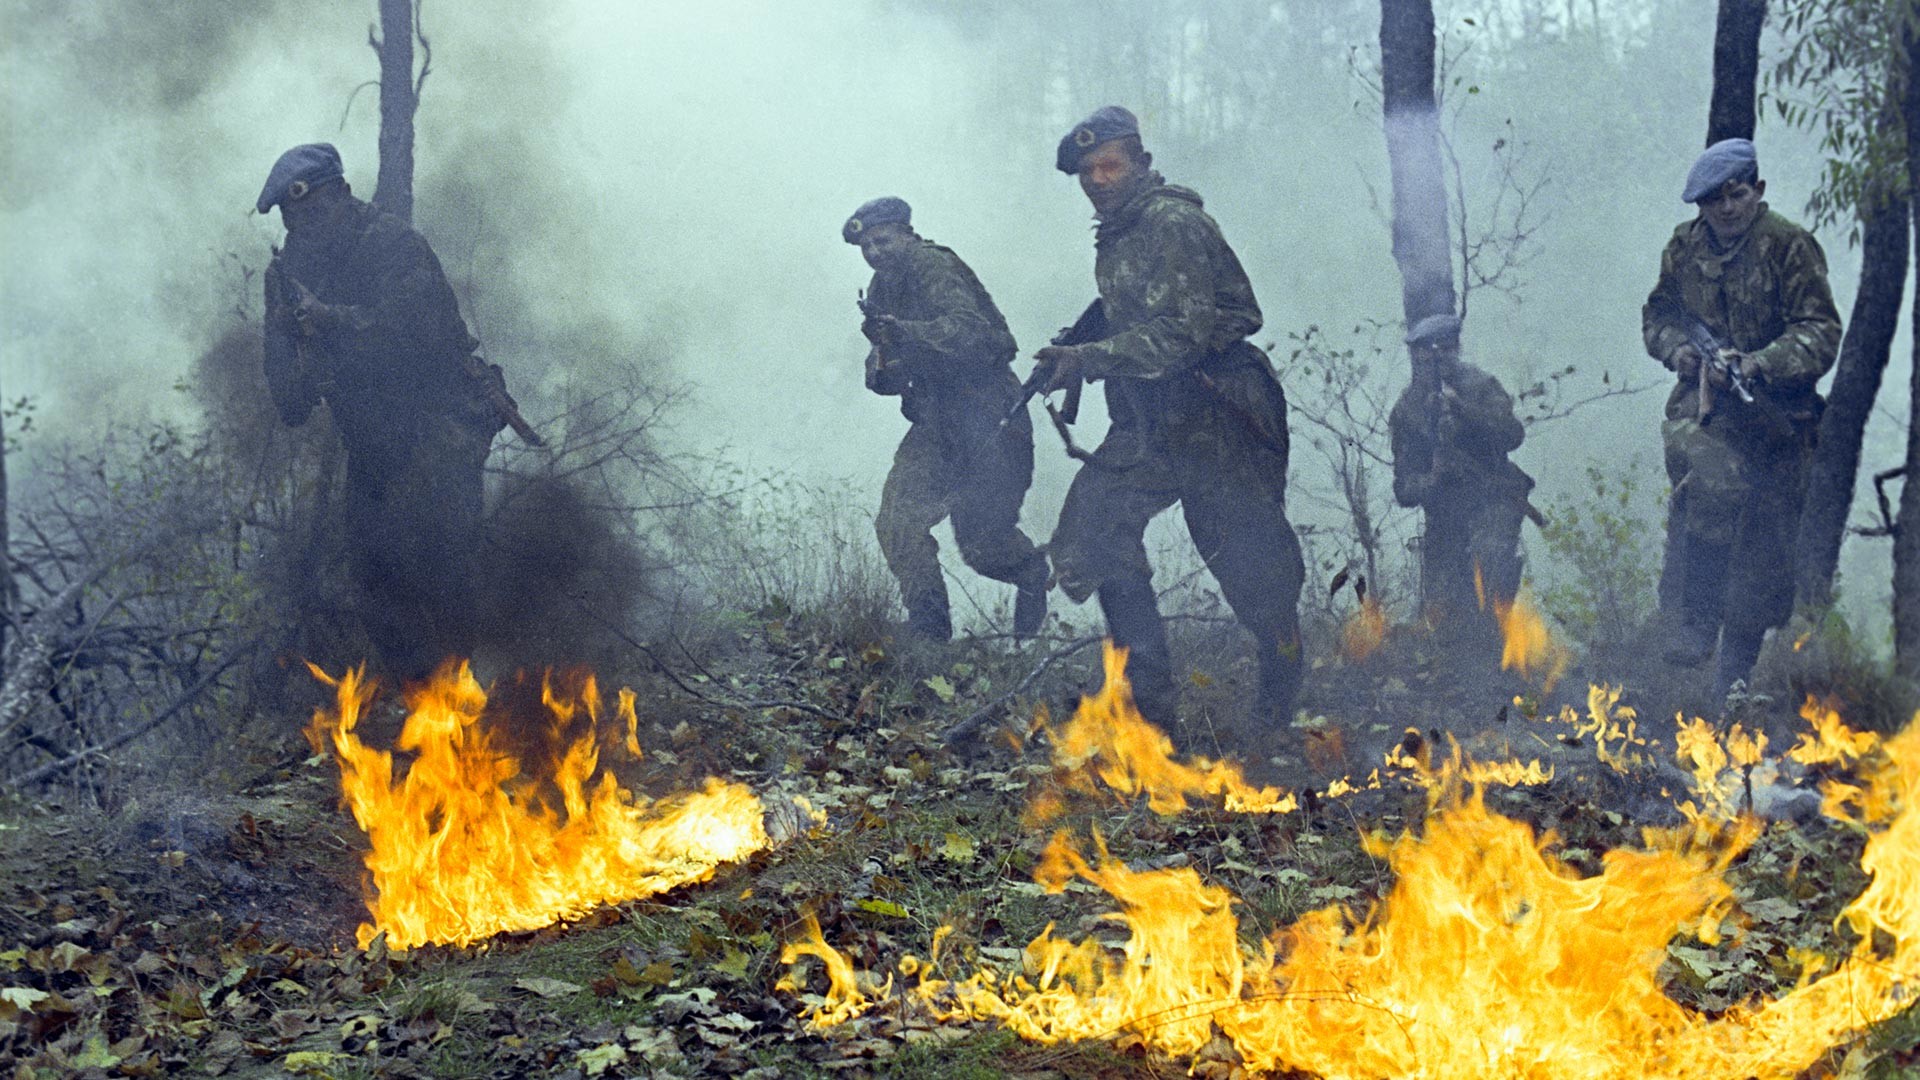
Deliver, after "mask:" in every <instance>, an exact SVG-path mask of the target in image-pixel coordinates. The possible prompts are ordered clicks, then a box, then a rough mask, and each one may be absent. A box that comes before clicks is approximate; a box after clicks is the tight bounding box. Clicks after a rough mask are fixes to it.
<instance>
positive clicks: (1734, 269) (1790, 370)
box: [1640, 204, 1840, 400]
mask: <svg viewBox="0 0 1920 1080" xmlns="http://www.w3.org/2000/svg"><path fill="white" fill-rule="evenodd" d="M1676 303H1677V304H1678V305H1679V306H1680V307H1682V308H1684V309H1685V310H1687V311H1690V312H1692V313H1694V314H1695V315H1698V316H1699V317H1700V320H1701V321H1702V322H1704V323H1705V324H1706V325H1707V327H1708V329H1710V330H1712V331H1713V333H1714V336H1715V337H1717V338H1718V339H1719V340H1720V341H1721V342H1722V343H1723V344H1725V345H1726V346H1728V347H1730V348H1734V349H1738V350H1740V351H1741V352H1743V353H1747V354H1749V355H1750V356H1752V357H1753V358H1754V360H1755V361H1756V362H1757V363H1758V366H1759V368H1760V371H1761V381H1762V382H1763V383H1764V384H1766V386H1767V387H1768V388H1769V389H1770V390H1772V391H1773V392H1774V393H1775V394H1776V395H1779V396H1781V397H1782V398H1783V400H1791V399H1793V398H1808V399H1810V398H1811V397H1812V396H1813V392H1814V384H1815V383H1817V382H1819V381H1820V377H1821V376H1822V375H1825V374H1826V373H1827V370H1828V369H1829V368H1831V367H1832V366H1833V361H1834V357H1835V356H1836V354H1837V353H1838V352H1839V349H1840V312H1839V311H1838V310H1837V309H1836V308H1835V307H1834V306H1833V290H1832V289H1830V288H1829V287H1828V285H1827V259H1826V255H1825V254H1824V253H1822V252H1821V250H1820V243H1819V241H1817V240H1815V239H1814V238H1813V234H1811V233H1809V232H1807V231H1806V230H1805V229H1802V228H1801V227H1799V226H1798V225H1795V224H1794V223H1793V222H1791V221H1788V220H1787V219H1786V218H1784V217H1781V216H1780V215H1779V214H1776V213H1774V212H1773V211H1771V210H1768V209H1767V208H1766V207H1765V205H1764V204H1762V206H1761V210H1760V217H1759V218H1758V219H1757V220H1756V221H1755V222H1754V223H1753V227H1752V228H1751V229H1749V230H1747V234H1746V235H1745V236H1743V237H1741V238H1740V240H1739V241H1737V242H1736V243H1735V244H1734V245H1733V246H1732V247H1731V248H1730V249H1728V250H1726V251H1719V250H1716V247H1715V244H1714V242H1713V238H1712V234H1711V231H1710V230H1709V228H1708V227H1707V223H1706V222H1705V221H1703V220H1700V219H1698V218H1695V219H1693V220H1691V221H1687V222H1683V223H1682V224H1680V225H1679V226H1678V227H1677V228H1675V229H1674V230H1673V238H1672V239H1671V240H1668V241H1667V248H1666V250H1665V251H1664V252H1662V253H1661V255H1660V280H1659V283H1658V284H1656V285H1655V286H1654V288H1653V292H1652V293H1651V294H1650V295H1649V296H1648V297H1647V303H1646V306H1645V307H1644V308H1642V309H1641V315H1640V328H1641V336H1642V337H1643V338H1644V339H1645V341H1646V346H1647V353H1648V354H1649V355H1650V356H1652V357H1653V358H1654V359H1655V360H1658V361H1660V362H1661V363H1662V364H1664V365H1666V366H1667V367H1668V368H1672V367H1673V354H1674V352H1675V351H1676V350H1678V349H1679V347H1680V346H1682V345H1684V344H1686V341H1687V336H1686V331H1685V330H1683V329H1681V327H1680V326H1679V325H1678V324H1677V322H1676V321H1675V320H1674V319H1673V318H1672V317H1671V316H1669V315H1666V314H1664V313H1663V312H1662V311H1661V309H1662V308H1664V307H1668V306H1670V305H1673V304H1676Z"/></svg>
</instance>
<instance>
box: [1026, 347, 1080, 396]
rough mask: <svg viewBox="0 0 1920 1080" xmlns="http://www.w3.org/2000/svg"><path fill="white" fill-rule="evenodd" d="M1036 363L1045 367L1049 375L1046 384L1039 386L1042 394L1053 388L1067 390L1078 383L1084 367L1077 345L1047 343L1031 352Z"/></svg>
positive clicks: (1049, 392)
mask: <svg viewBox="0 0 1920 1080" xmlns="http://www.w3.org/2000/svg"><path fill="white" fill-rule="evenodd" d="M1033 359H1034V362H1035V363H1036V364H1039V365H1041V366H1043V367H1045V368H1047V369H1048V370H1049V371H1050V372H1051V375H1050V376H1049V378H1048V379H1047V384H1046V385H1045V386H1043V387H1041V388H1040V392H1041V393H1043V394H1051V393H1053V392H1054V391H1055V390H1069V389H1072V388H1073V387H1075V386H1078V385H1079V384H1080V378H1081V372H1082V371H1083V370H1084V369H1085V368H1086V361H1085V359H1083V358H1082V356H1081V353H1080V347H1079V346H1078V345H1049V346H1047V347H1046V348H1044V349H1041V350H1040V351H1039V352H1037V353H1034V354H1033Z"/></svg>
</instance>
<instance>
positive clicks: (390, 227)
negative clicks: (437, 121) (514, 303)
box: [255, 143, 517, 679]
mask: <svg viewBox="0 0 1920 1080" xmlns="http://www.w3.org/2000/svg"><path fill="white" fill-rule="evenodd" d="M275 206H278V207H279V208H280V220H281V222H282V223H283V224H284V225H285V226H286V229H287V240H286V247H285V248H284V249H277V250H276V251H275V252H274V258H273V261H272V262H271V263H270V264H269V265H268V266H267V272H266V294H267V296H266V300H267V315H266V352H265V365H266V376H267V387H268V389H269V390H270V391H271V392H272V394H273V400H274V404H275V405H276V406H277V407H278V409H279V411H280V417H281V419H282V420H283V421H285V422H286V423H287V424H289V425H291V426H296V427H297V426H299V425H301V424H304V423H306V421H307V418H308V417H309V416H310V415H311V414H312V412H313V409H314V406H315V405H317V404H319V403H320V402H321V401H323V400H324V401H325V402H326V403H327V413H328V415H329V416H331V417H332V418H333V424H334V427H335V428H336V429H337V430H338V431H339V434H340V442H341V444H342V445H343V446H344V447H345V449H346V456H347V498H346V507H345V513H344V515H343V517H344V522H343V524H344V527H345V533H346V536H347V545H348V562H349V566H350V569H351V572H352V577H353V579H354V583H355V586H356V589H357V592H358V595H357V596H355V597H354V606H355V607H356V608H357V610H358V613H359V615H360V618H361V621H362V624H363V626H364V628H365V630H366V633H367V636H368V638H369V640H370V642H371V644H372V645H373V647H374V650H375V652H376V654H377V656H378V659H379V661H380V662H381V663H382V664H383V665H384V666H385V668H386V669H387V670H388V672H389V674H391V675H392V676H394V677H396V678H400V679H418V678H421V677H423V676H425V675H428V674H430V673H431V672H432V670H433V668H434V667H435V666H436V665H438V664H439V663H440V662H442V661H444V660H447V659H449V658H452V657H465V656H467V655H469V653H470V651H471V646H472V638H471V634H470V631H469V623H468V611H469V604H470V601H471V582H470V580H469V578H470V574H471V560H472V555H473V552H474V546H475V544H476V543H477V540H478V527H479V522H480V508H481V465H482V463H483V462H484V461H485V460H486V457H487V451H488V449H489V447H490V444H491V443H492V440H493V436H494V433H495V432H497V431H499V430H500V428H501V427H503V426H505V416H504V414H503V407H502V406H501V404H500V402H505V411H507V412H510V411H511V399H507V398H505V391H504V388H503V384H501V383H500V381H499V380H500V375H499V368H497V367H490V366H487V365H485V364H483V363H481V362H480V361H479V360H478V359H477V358H476V357H474V356H473V353H474V350H475V349H476V348H477V347H478V344H479V343H478V342H476V341H475V340H474V339H473V337H472V336H471V335H470V334H468V333H467V326H466V323H465V322H464V321H463V320H462V319H461V317H460V310H459V306H458V305H457V304H456V302H455V301H454V296H453V290H452V288H451V287H449V286H448V284H447V279H446V275H445V274H443V273H442V272H441V269H440V262H439V260H438V259H436V258H435V257H434V254H433V249H431V248H430V247H428V246H427V242H426V240H425V239H423V238H422V237H421V236H420V234H419V233H417V232H414V231H413V230H412V229H410V228H408V227H407V225H406V224H405V223H404V222H402V221H400V220H399V219H398V218H395V217H393V216H392V215H390V214H386V213H382V212H381V211H379V210H377V209H375V208H374V207H372V206H369V205H368V204H367V203H364V202H362V201H360V200H359V199H356V198H354V196H353V192H352V189H351V188H350V187H349V186H348V184H347V181H346V179H345V178H344V176H343V175H342V169H341V164H340V155H339V153H338V152H337V151H336V150H335V149H334V148H333V147H332V146H330V145H327V144H325V143H314V144H309V145H305V146H296V147H294V148H293V149H291V150H289V151H287V152H286V153H285V154H282V155H281V156H280V159H279V160H278V161H276V162H275V163H274V166H273V170H272V172H270V173H269V174H268V176H267V182H266V186H265V187H263V188H262V189H261V191H260V198H259V200H258V201H257V203H256V204H255V208H256V209H257V210H258V211H259V212H260V213H263V214H264V213H267V212H268V211H269V210H271V209H272V208H274V207H275ZM513 415H514V416H515V417H516V418H517V413H514V414H513Z"/></svg>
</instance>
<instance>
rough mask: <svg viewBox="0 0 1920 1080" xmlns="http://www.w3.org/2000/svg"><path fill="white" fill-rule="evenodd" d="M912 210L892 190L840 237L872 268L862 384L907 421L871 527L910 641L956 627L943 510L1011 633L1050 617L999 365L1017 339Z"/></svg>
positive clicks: (1027, 464)
mask: <svg viewBox="0 0 1920 1080" xmlns="http://www.w3.org/2000/svg"><path fill="white" fill-rule="evenodd" d="M912 217H913V211H912V208H911V207H909V206H908V205H907V204H906V202H905V201H904V200H901V199H896V198H893V197H891V196H888V197H884V198H879V199H874V200H872V201H871V202H868V203H866V204H865V205H863V206H861V207H860V209H858V210H856V211H854V214H853V216H852V217H850V218H848V219H847V222H846V224H845V226H843V227H842V228H841V232H840V235H841V237H842V238H843V239H845V240H846V242H847V243H849V244H854V245H857V246H858V247H859V248H860V254H861V256H862V257H864V258H865V259H866V260H867V265H868V266H871V267H873V281H872V282H871V284H869V286H868V288H867V292H866V294H865V296H864V297H863V298H862V300H861V302H860V308H861V312H862V313H863V314H864V315H865V318H864V319H863V320H862V322H861V327H860V329H861V332H862V333H864V334H865V335H866V336H867V338H868V340H869V341H871V342H872V345H873V347H872V348H871V349H869V350H868V351H867V389H869V390H872V391H873V392H874V393H876V394H886V395H897V396H898V397H899V398H900V411H901V413H902V414H904V415H905V416H906V418H907V419H908V420H909V421H911V422H912V424H913V426H912V427H910V428H908V429H907V434H906V437H905V438H903V439H901V440H900V447H899V449H898V450H896V451H894V455H893V468H892V469H891V470H890V471H889V472H888V473H887V483H886V487H885V489H884V490H883V491H882V493H881V496H880V511H879V513H878V514H876V515H875V516H874V522H873V524H874V530H875V532H876V533H877V534H878V536H879V540H880V551H881V553H882V554H884V555H885V556H886V559H887V567H888V569H890V570H892V571H893V576H894V578H895V579H896V580H898V581H899V582H900V598H901V600H902V602H903V603H905V604H906V608H907V626H908V628H909V629H910V630H912V631H913V632H914V633H916V634H918V635H919V636H921V637H924V638H928V639H931V640H934V641H945V640H947V639H948V638H949V637H951V636H952V635H953V621H952V616H951V614H950V613H949V611H948V607H947V583H946V580H945V578H944V577H943V576H942V575H941V571H940V558H939V552H940V547H939V544H938V543H937V542H936V541H935V540H934V538H933V527H934V526H935V525H938V524H939V523H940V521H941V520H942V519H943V518H946V517H948V516H949V515H951V516H952V518H953V536H954V541H955V542H956V543H958V544H959V545H960V557H961V558H962V559H964V560H965V561H966V564H967V565H968V566H970V567H972V568H973V569H974V570H976V571H978V572H979V573H981V574H983V575H985V576H987V577H990V578H992V579H994V580H995V581H1004V582H1007V583H1008V584H1010V585H1014V586H1016V587H1017V588H1018V589H1019V591H1018V593H1016V594H1015V598H1014V607H1013V629H1014V633H1016V634H1019V635H1022V636H1026V635H1030V634H1033V633H1035V632H1037V631H1038V630H1039V629H1040V624H1041V623H1042V622H1043V621H1045V619H1046V617H1047V559H1046V556H1044V555H1042V554H1041V553H1040V552H1039V551H1038V550H1037V549H1036V548H1035V547H1034V546H1033V541H1031V540H1029V539H1027V535H1026V534H1025V533H1023V532H1021V531H1020V504H1021V502H1022V501H1024V500H1025V498H1026V494H1027V486H1028V485H1029V484H1030V483H1032V481H1033V425H1032V422H1031V421H1030V420H1029V419H1028V417H1027V415H1026V412H1025V410H1021V411H1020V412H1019V413H1018V414H1017V415H1014V416H1013V418H1012V420H1011V422H1008V423H1005V424H1003V423H1002V422H1001V418H1002V417H1003V416H1006V415H1008V411H1009V409H1010V408H1011V407H1012V406H1013V404H1014V403H1015V402H1017V401H1018V400H1019V399H1020V383H1019V380H1017V379H1015V378H1014V376H1013V370H1012V369H1011V368H1010V367H1008V365H1009V364H1010V363H1012V361H1013V354H1014V350H1015V348H1016V346H1015V344H1014V340H1013V334H1012V333H1011V332H1009V331H1008V330H1007V320H1006V319H1004V318H1002V317H1001V315H1000V309H999V308H997V307H995V306H994V304H993V298H992V297H991V296H988V295H987V290H986V289H985V288H984V287H982V286H981V284H980V279H979V278H977V277H975V276H974V274H973V271H972V270H971V269H969V268H968V267H967V264H966V263H964V262H961V261H960V256H958V255H955V254H954V253H953V252H952V251H951V250H949V249H947V248H944V247H941V246H940V245H939V244H936V243H934V242H933V241H931V240H927V239H924V238H922V237H921V236H920V235H919V234H918V233H916V232H914V231H913V224H912Z"/></svg>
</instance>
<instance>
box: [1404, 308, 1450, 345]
mask: <svg viewBox="0 0 1920 1080" xmlns="http://www.w3.org/2000/svg"><path fill="white" fill-rule="evenodd" d="M1459 340H1460V316H1458V315H1453V314H1443V315H1429V316H1427V317H1426V318H1424V319H1421V320H1420V321H1419V322H1417V323H1414V324H1413V329H1411V330H1409V331H1407V344H1409V345H1431V344H1436V343H1439V342H1442V341H1459Z"/></svg>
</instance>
